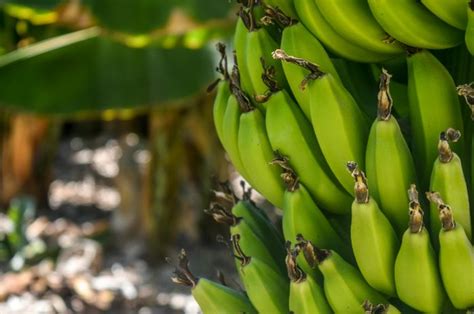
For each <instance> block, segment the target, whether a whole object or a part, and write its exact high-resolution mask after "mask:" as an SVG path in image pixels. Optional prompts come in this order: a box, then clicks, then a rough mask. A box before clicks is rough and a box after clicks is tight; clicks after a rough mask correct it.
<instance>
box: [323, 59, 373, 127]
mask: <svg viewBox="0 0 474 314" xmlns="http://www.w3.org/2000/svg"><path fill="white" fill-rule="evenodd" d="M331 60H332V62H333V64H334V66H335V68H336V70H337V73H338V75H339V77H340V78H341V81H342V84H343V85H344V86H345V87H346V88H347V90H348V91H349V92H350V93H351V95H352V96H353V97H354V99H355V100H356V103H357V105H359V107H360V109H361V110H362V112H363V113H364V116H365V117H366V119H367V120H368V121H372V120H373V119H375V117H376V116H377V110H376V108H375V106H374V105H373V100H374V95H375V94H376V93H377V90H378V84H377V81H376V80H375V79H374V77H373V74H372V69H371V65H370V64H366V63H359V62H353V61H349V60H346V59H342V58H332V59H331ZM331 74H332V73H331ZM355 78H356V79H355Z"/></svg>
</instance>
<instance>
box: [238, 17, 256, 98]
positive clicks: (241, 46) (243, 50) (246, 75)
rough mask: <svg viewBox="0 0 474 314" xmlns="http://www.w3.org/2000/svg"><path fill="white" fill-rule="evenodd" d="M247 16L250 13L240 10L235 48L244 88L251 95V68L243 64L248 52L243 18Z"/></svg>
mask: <svg viewBox="0 0 474 314" xmlns="http://www.w3.org/2000/svg"><path fill="white" fill-rule="evenodd" d="M247 16H248V15H247V14H246V13H245V12H244V11H243V10H242V9H241V10H240V11H239V18H238V19H237V23H236V25H235V32H234V50H235V59H236V63H237V65H238V66H239V76H240V84H241V87H242V90H243V91H244V92H245V93H247V94H249V95H251V94H252V85H251V80H250V72H249V71H250V69H249V68H248V67H246V66H241V65H243V64H245V62H246V54H247V34H248V29H247V26H246V25H245V23H244V21H243V19H245V18H246V17H247ZM247 20H248V19H246V21H247Z"/></svg>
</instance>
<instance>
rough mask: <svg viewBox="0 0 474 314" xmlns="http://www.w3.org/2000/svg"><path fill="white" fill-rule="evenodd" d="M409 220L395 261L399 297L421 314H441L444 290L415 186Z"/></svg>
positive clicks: (411, 189) (411, 194) (412, 192)
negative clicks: (426, 313) (421, 313)
mask: <svg viewBox="0 0 474 314" xmlns="http://www.w3.org/2000/svg"><path fill="white" fill-rule="evenodd" d="M408 193H409V195H410V205H409V206H410V221H409V228H408V229H407V231H405V233H404V234H403V238H402V244H401V247H400V251H399V252H398V255H397V258H396V260H395V286H396V288H397V294H398V297H399V298H400V299H401V300H402V301H403V302H405V303H406V304H408V305H409V306H411V307H413V308H414V309H416V310H418V311H422V312H429V313H440V311H441V308H442V305H443V302H444V298H445V295H444V291H443V285H442V282H441V278H440V275H439V271H438V267H437V262H436V255H435V252H434V250H433V247H432V246H431V243H430V237H429V233H428V231H427V230H426V228H425V227H424V225H423V210H422V209H421V207H420V204H419V202H418V192H417V191H416V187H415V185H412V186H411V188H410V190H409V192H408Z"/></svg>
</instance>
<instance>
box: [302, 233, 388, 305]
mask: <svg viewBox="0 0 474 314" xmlns="http://www.w3.org/2000/svg"><path fill="white" fill-rule="evenodd" d="M298 242H299V243H298V244H297V247H298V249H299V250H301V251H302V252H303V254H304V256H305V258H306V260H307V261H308V263H309V264H310V265H312V266H313V267H315V266H316V265H317V267H318V268H319V270H320V271H321V273H322V274H323V277H324V292H325V294H326V298H327V300H328V302H329V305H330V306H331V308H332V310H333V311H334V312H335V313H363V309H362V304H363V302H364V301H365V300H369V301H370V302H372V303H383V304H386V303H388V302H387V300H386V299H385V298H384V297H383V296H382V295H381V294H380V293H378V292H377V291H376V290H374V289H373V288H372V287H371V286H369V285H368V284H367V282H366V281H365V280H364V278H363V277H362V275H361V273H360V272H359V271H358V270H357V268H355V267H354V266H352V265H351V264H349V263H347V262H346V261H345V260H344V259H343V258H342V257H341V256H340V255H339V254H337V253H336V252H335V251H333V250H325V249H319V248H317V247H315V246H314V245H313V244H312V243H311V241H307V240H305V239H304V238H302V237H300V238H299V239H298Z"/></svg>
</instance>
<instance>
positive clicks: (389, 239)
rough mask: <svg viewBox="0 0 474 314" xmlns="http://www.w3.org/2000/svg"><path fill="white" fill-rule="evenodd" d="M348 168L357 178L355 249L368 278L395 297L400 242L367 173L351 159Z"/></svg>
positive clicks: (365, 276) (353, 205)
mask: <svg viewBox="0 0 474 314" xmlns="http://www.w3.org/2000/svg"><path fill="white" fill-rule="evenodd" d="M347 168H348V169H349V171H350V172H351V175H352V176H353V177H354V179H355V182H356V183H355V187H354V190H355V195H356V197H355V200H354V202H353V203H352V224H351V240H352V250H353V251H354V256H355V259H356V262H357V266H358V267H359V270H360V272H361V273H362V275H363V276H364V278H365V280H367V282H368V283H369V285H371V286H372V287H373V288H375V289H377V290H378V291H381V292H383V293H384V294H386V295H389V296H396V289H395V279H394V274H393V266H394V263H395V257H396V255H397V251H398V248H399V246H400V243H399V241H398V238H397V235H396V233H395V231H394V230H393V227H392V225H390V222H389V220H388V219H387V217H385V216H384V214H383V213H382V211H381V210H380V208H379V206H378V205H377V202H376V201H375V200H374V199H372V198H371V197H370V196H369V190H368V187H367V181H366V178H365V174H364V172H362V171H360V170H359V169H358V168H357V164H356V163H354V162H349V163H348V164H347Z"/></svg>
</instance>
